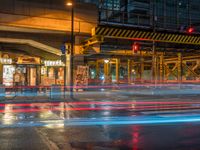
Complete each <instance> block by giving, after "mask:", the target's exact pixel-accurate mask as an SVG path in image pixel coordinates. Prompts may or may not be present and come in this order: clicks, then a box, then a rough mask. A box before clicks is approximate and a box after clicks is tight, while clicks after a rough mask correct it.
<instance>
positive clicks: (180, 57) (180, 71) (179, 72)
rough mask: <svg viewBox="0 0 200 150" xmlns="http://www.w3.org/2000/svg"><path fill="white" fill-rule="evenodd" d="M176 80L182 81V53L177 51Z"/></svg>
mask: <svg viewBox="0 0 200 150" xmlns="http://www.w3.org/2000/svg"><path fill="white" fill-rule="evenodd" d="M177 63H178V64H177V65H178V66H177V68H178V82H182V69H183V68H182V54H181V53H178V62H177Z"/></svg>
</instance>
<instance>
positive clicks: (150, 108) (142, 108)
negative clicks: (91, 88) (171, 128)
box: [0, 106, 200, 113]
mask: <svg viewBox="0 0 200 150" xmlns="http://www.w3.org/2000/svg"><path fill="white" fill-rule="evenodd" d="M184 109H200V106H199V107H194V106H137V107H110V106H109V107H95V108H92V107H77V108H19V109H10V110H6V112H7V113H31V112H46V111H107V110H109V111H112V110H128V111H129V110H132V111H153V110H155V111H162V110H163V111H164V110H184ZM0 113H5V110H0Z"/></svg>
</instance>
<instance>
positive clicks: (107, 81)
mask: <svg viewBox="0 0 200 150" xmlns="http://www.w3.org/2000/svg"><path fill="white" fill-rule="evenodd" d="M104 78H105V83H109V62H108V63H105V62H104Z"/></svg>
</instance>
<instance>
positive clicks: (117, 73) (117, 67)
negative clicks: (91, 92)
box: [116, 58, 120, 83]
mask: <svg viewBox="0 0 200 150" xmlns="http://www.w3.org/2000/svg"><path fill="white" fill-rule="evenodd" d="M119 62H120V60H119V59H118V58H117V59H116V83H119Z"/></svg>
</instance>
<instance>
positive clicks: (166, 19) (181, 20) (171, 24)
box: [99, 9, 200, 32]
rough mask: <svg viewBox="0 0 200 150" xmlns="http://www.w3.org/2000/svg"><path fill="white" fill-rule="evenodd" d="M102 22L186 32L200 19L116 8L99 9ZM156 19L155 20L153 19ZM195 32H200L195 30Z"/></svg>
mask: <svg viewBox="0 0 200 150" xmlns="http://www.w3.org/2000/svg"><path fill="white" fill-rule="evenodd" d="M99 14H100V15H99V17H100V18H99V21H100V24H115V25H122V26H138V27H146V28H153V26H154V27H155V28H156V29H165V30H174V31H180V32H185V31H186V30H187V28H188V27H189V26H190V25H193V24H194V26H195V24H197V23H199V22H200V19H192V20H191V21H190V22H189V19H188V17H187V16H184V17H173V16H155V17H153V16H152V15H150V14H147V15H146V14H139V13H127V12H122V11H116V10H107V9H101V10H99ZM153 19H154V21H153ZM195 32H198V31H197V30H195Z"/></svg>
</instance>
